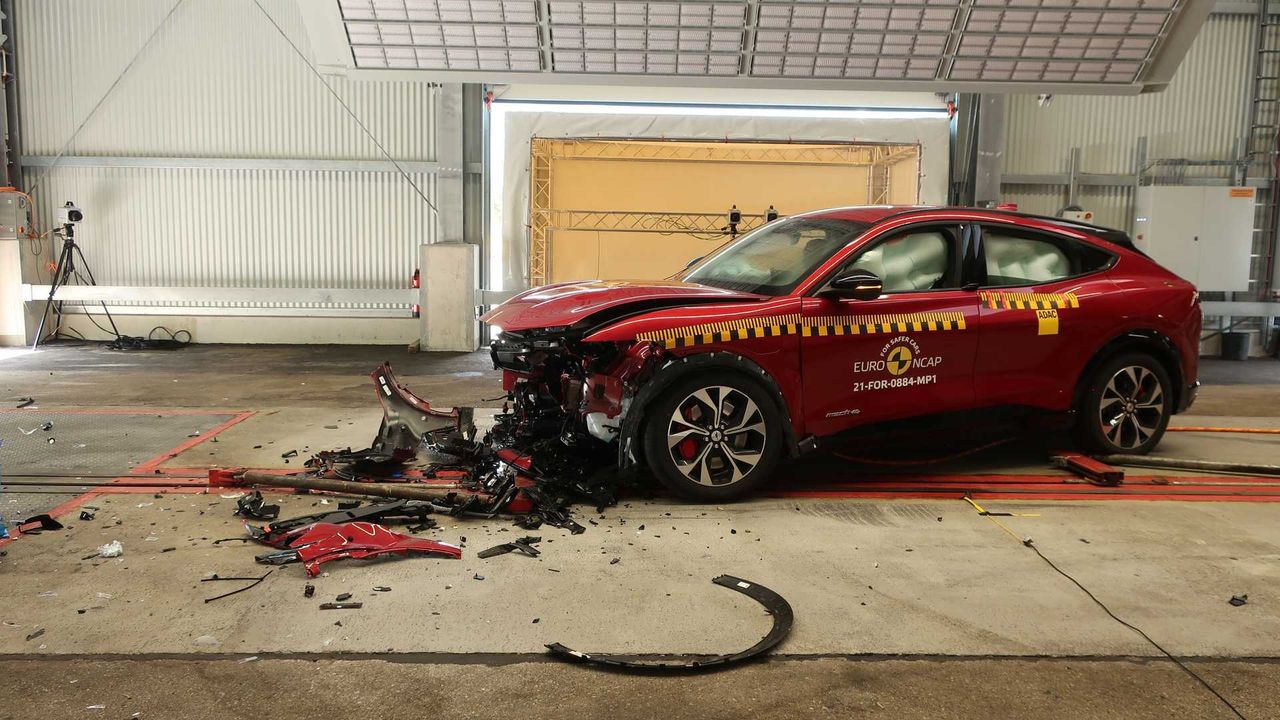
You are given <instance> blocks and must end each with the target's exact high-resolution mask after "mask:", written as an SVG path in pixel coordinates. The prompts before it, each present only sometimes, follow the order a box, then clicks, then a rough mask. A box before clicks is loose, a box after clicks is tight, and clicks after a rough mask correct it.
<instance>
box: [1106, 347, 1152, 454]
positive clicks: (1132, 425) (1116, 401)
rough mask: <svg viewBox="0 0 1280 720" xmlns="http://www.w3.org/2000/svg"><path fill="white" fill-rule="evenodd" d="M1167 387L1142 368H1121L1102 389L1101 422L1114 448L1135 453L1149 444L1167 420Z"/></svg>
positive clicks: (1135, 366)
mask: <svg viewBox="0 0 1280 720" xmlns="http://www.w3.org/2000/svg"><path fill="white" fill-rule="evenodd" d="M1164 413H1165V401H1164V387H1162V384H1161V382H1160V378H1159V377H1157V376H1156V374H1155V373H1153V372H1151V371H1150V370H1148V369H1147V368H1145V367H1142V366H1141V365H1130V366H1127V367H1123V368H1120V369H1119V370H1117V371H1116V374H1115V375H1112V376H1111V379H1110V380H1109V381H1108V382H1107V385H1106V387H1104V388H1103V389H1102V398H1101V399H1100V401H1099V403H1098V421H1099V422H1100V423H1101V424H1102V436H1103V437H1104V438H1106V439H1107V442H1109V443H1111V445H1113V446H1115V447H1117V448H1122V449H1124V450H1133V449H1135V448H1138V447H1141V446H1142V445H1144V444H1146V442H1147V441H1148V440H1150V439H1151V437H1152V436H1153V435H1155V434H1156V432H1157V431H1158V430H1159V429H1160V424H1161V421H1163V420H1164Z"/></svg>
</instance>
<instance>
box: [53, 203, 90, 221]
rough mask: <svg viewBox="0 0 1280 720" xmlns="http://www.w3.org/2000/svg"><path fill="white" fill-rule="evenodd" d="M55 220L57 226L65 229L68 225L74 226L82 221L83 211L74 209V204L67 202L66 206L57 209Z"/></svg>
mask: <svg viewBox="0 0 1280 720" xmlns="http://www.w3.org/2000/svg"><path fill="white" fill-rule="evenodd" d="M57 220H58V225H60V226H62V227H63V228H66V227H67V226H69V225H75V224H76V223H78V222H80V221H81V220H84V211H83V210H81V209H80V208H78V207H76V204H75V203H73V202H71V201H70V200H68V201H67V204H65V205H63V206H62V207H60V208H58V215H57Z"/></svg>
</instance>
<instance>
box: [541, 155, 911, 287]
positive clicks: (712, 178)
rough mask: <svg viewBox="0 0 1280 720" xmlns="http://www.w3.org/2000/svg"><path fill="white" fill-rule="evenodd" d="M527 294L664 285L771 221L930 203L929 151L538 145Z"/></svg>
mask: <svg viewBox="0 0 1280 720" xmlns="http://www.w3.org/2000/svg"><path fill="white" fill-rule="evenodd" d="M530 148H531V157H530V164H529V168H530V193H529V198H530V202H529V233H530V249H529V284H530V285H533V286H537V285H544V284H547V283H555V282H564V281H571V280H584V279H603V280H650V279H660V278H665V277H668V276H670V275H672V274H673V273H675V272H676V271H678V270H679V269H680V268H682V267H684V266H685V265H686V264H688V263H689V261H690V260H693V259H695V258H698V257H701V256H703V255H706V254H707V253H708V252H710V251H711V250H714V249H715V248H716V247H719V246H720V245H721V244H723V243H724V242H726V241H728V240H730V239H732V238H733V237H734V236H736V235H738V234H741V233H743V232H746V231H748V230H751V229H753V228H756V227H759V226H760V225H762V224H764V223H765V222H766V221H767V220H768V219H769V218H770V217H772V215H773V214H775V213H776V214H777V215H779V216H787V215H794V214H798V213H802V212H806V211H809V210H818V209H822V208H828V207H839V206H848V205H910V204H915V203H917V202H918V201H919V198H920V146H919V145H916V144H888V143H802V142H796V143H769V142H748V141H721V142H708V141H705V140H669V139H664V140H629V139H600V138H538V137H535V138H533V139H532V142H531V145H530Z"/></svg>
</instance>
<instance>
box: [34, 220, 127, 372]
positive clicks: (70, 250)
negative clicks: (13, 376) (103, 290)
mask: <svg viewBox="0 0 1280 720" xmlns="http://www.w3.org/2000/svg"><path fill="white" fill-rule="evenodd" d="M69 204H70V203H68V205H69ZM58 234H60V235H62V252H61V253H59V254H58V263H57V264H56V265H55V266H54V269H53V280H52V281H51V282H50V285H49V299H48V300H45V301H44V313H42V314H41V315H40V326H39V327H38V328H36V335H35V339H34V340H33V341H32V342H31V349H32V350H35V349H36V347H37V346H38V345H39V344H40V342H41V340H43V339H45V338H44V323H45V320H47V319H48V318H49V310H50V309H52V310H53V312H54V314H55V315H57V316H58V324H57V326H56V327H55V328H54V330H53V332H52V333H50V335H51V336H52V335H56V334H57V333H58V330H60V329H61V328H62V303H61V302H58V305H57V307H54V304H53V303H54V302H55V301H54V299H53V296H54V295H56V294H57V292H58V288H60V287H62V286H64V285H66V284H67V283H68V282H69V281H71V279H72V278H80V279H83V278H81V277H80V272H79V270H78V269H77V268H76V258H80V265H81V266H82V267H83V268H84V272H85V275H87V276H88V277H89V284H90V285H97V284H98V282H97V281H96V280H94V279H93V271H92V270H90V269H89V262H88V261H87V260H85V259H84V253H82V252H80V246H79V245H76V226H75V224H74V223H66V224H65V225H63V226H62V230H60V231H59V232H58ZM102 312H104V313H106V315H107V321H108V322H110V323H111V332H112V334H114V335H115V336H116V337H117V338H119V337H120V331H119V330H118V329H117V328H116V321H115V318H113V317H111V311H110V310H108V309H107V304H106V303H105V302H103V303H102Z"/></svg>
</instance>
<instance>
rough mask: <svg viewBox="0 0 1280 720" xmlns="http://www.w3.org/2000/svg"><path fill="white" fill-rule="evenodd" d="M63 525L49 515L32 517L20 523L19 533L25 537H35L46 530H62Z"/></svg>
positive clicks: (42, 514)
mask: <svg viewBox="0 0 1280 720" xmlns="http://www.w3.org/2000/svg"><path fill="white" fill-rule="evenodd" d="M61 529H62V523H60V522H58V521H57V520H54V519H53V518H52V517H50V516H49V514H48V513H41V514H40V515H32V516H31V517H29V518H27V519H26V520H23V521H22V522H20V523H18V532H20V533H22V534H23V535H34V534H36V533H40V532H42V531H45V530H61Z"/></svg>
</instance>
